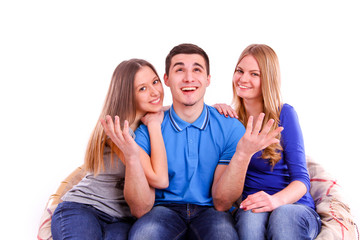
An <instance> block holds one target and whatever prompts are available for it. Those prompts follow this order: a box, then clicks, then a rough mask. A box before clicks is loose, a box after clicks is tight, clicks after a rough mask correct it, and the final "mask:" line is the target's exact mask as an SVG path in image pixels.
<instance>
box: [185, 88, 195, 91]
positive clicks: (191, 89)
mask: <svg viewBox="0 0 360 240" xmlns="http://www.w3.org/2000/svg"><path fill="white" fill-rule="evenodd" d="M181 90H182V91H194V90H196V88H195V87H184V88H182V89H181Z"/></svg>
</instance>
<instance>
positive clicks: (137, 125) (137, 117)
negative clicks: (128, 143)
mask: <svg viewBox="0 0 360 240" xmlns="http://www.w3.org/2000/svg"><path fill="white" fill-rule="evenodd" d="M141 118H142V116H137V115H136V118H135V121H134V122H133V123H132V124H131V125H130V128H131V130H133V131H134V132H135V130H136V129H137V128H138V127H139V125H140V123H141V122H140V119H141Z"/></svg>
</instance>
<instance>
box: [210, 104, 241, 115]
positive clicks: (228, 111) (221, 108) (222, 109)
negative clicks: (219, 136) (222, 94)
mask: <svg viewBox="0 0 360 240" xmlns="http://www.w3.org/2000/svg"><path fill="white" fill-rule="evenodd" d="M213 107H214V108H216V110H218V112H219V113H220V114H223V115H224V116H225V117H228V116H230V117H232V118H233V117H235V118H239V117H238V115H237V114H236V111H235V110H234V109H233V108H232V107H231V106H230V105H227V104H225V103H217V104H214V105H213Z"/></svg>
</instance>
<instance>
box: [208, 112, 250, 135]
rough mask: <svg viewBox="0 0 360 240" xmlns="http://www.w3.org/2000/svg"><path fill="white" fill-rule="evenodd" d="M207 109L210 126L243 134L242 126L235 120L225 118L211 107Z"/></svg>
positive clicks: (243, 128)
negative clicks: (217, 126)
mask: <svg viewBox="0 0 360 240" xmlns="http://www.w3.org/2000/svg"><path fill="white" fill-rule="evenodd" d="M207 107H208V109H209V115H210V123H211V125H214V124H216V125H219V126H220V127H221V128H222V129H228V130H231V131H234V130H235V131H240V132H242V131H244V132H245V127H244V125H243V124H242V123H241V122H240V121H239V120H238V119H237V118H231V117H225V116H224V115H222V114H220V113H219V112H218V110H216V108H214V107H211V106H207Z"/></svg>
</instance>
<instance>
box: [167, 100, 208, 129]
mask: <svg viewBox="0 0 360 240" xmlns="http://www.w3.org/2000/svg"><path fill="white" fill-rule="evenodd" d="M169 116H170V122H171V125H172V126H173V127H174V129H175V130H176V131H177V132H181V131H182V130H184V129H185V128H187V127H188V126H194V127H196V128H199V129H200V130H204V129H205V128H206V126H207V125H208V123H209V109H208V106H207V105H206V104H204V108H203V111H202V112H201V114H200V116H199V117H198V119H196V120H195V122H193V123H188V122H185V121H184V120H182V119H181V118H180V117H179V116H178V115H177V114H176V112H175V110H174V107H173V105H172V106H171V108H170V110H169Z"/></svg>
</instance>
